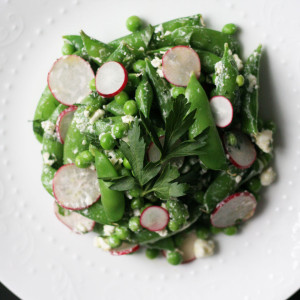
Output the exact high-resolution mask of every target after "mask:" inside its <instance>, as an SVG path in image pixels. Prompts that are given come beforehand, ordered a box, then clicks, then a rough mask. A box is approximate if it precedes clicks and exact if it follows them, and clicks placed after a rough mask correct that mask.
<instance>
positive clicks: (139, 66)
mask: <svg viewBox="0 0 300 300" xmlns="http://www.w3.org/2000/svg"><path fill="white" fill-rule="evenodd" d="M132 67H133V71H134V72H136V73H140V72H142V71H143V70H145V68H146V62H145V61H144V60H142V59H139V60H137V61H136V62H135V63H134V64H133V66H132Z"/></svg>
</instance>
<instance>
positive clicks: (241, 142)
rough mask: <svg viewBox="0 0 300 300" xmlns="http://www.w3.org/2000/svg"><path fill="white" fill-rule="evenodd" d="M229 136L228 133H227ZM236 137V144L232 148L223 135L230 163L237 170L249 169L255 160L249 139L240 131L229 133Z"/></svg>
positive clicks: (254, 153)
mask: <svg viewBox="0 0 300 300" xmlns="http://www.w3.org/2000/svg"><path fill="white" fill-rule="evenodd" d="M227 134H230V133H227ZM231 134H233V135H234V136H235V137H236V140H237V143H236V145H234V146H232V145H230V144H229V142H228V138H226V135H225V141H224V143H225V148H226V151H227V153H228V155H229V160H230V162H231V163H232V164H233V165H235V166H236V167H237V168H239V169H247V168H249V167H250V166H251V165H252V164H253V163H254V162H255V160H256V150H255V147H254V145H253V143H252V142H251V141H250V140H249V138H248V137H247V136H246V135H245V134H243V133H242V132H240V131H237V130H233V131H231Z"/></svg>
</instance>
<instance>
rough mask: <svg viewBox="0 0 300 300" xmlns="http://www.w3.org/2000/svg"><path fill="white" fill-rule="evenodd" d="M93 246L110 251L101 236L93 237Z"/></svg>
mask: <svg viewBox="0 0 300 300" xmlns="http://www.w3.org/2000/svg"><path fill="white" fill-rule="evenodd" d="M94 246H95V247H97V248H101V249H103V250H105V251H109V250H110V249H111V248H110V246H109V245H108V244H107V242H106V241H105V239H104V238H102V237H101V236H98V237H95V239H94Z"/></svg>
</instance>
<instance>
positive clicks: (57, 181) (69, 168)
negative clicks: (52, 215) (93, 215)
mask: <svg viewBox="0 0 300 300" xmlns="http://www.w3.org/2000/svg"><path fill="white" fill-rule="evenodd" d="M52 184H53V193H54V197H55V199H56V201H57V202H58V204H59V205H60V206H62V207H63V208H66V209H70V210H80V209H84V208H87V207H89V206H91V205H92V204H94V203H95V202H97V200H98V199H99V198H100V196H101V195H100V188H99V184H98V178H97V173H96V171H94V170H91V169H89V168H87V169H81V168H77V167H76V166H75V165H74V164H69V165H64V166H62V167H60V168H59V169H58V171H57V172H56V173H55V175H54V178H53V183H52Z"/></svg>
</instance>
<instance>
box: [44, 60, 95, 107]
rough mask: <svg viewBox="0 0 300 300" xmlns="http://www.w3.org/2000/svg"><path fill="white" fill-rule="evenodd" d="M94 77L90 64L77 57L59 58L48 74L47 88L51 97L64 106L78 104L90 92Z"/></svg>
mask: <svg viewBox="0 0 300 300" xmlns="http://www.w3.org/2000/svg"><path fill="white" fill-rule="evenodd" d="M94 77H95V75H94V72H93V70H92V68H91V66H90V64H89V63H88V62H87V61H85V60H84V59H83V58H81V57H79V56H77V55H66V56H63V57H61V58H59V59H58V60H57V61H56V62H55V63H54V64H53V66H52V68H51V70H50V72H49V73H48V86H49V89H50V91H51V93H52V94H53V96H54V97H55V98H56V99H57V101H59V102H60V103H62V104H64V105H73V104H75V103H80V102H81V101H82V100H83V99H84V98H85V97H86V96H88V95H89V94H90V92H91V90H90V88H89V83H90V81H91V80H92V79H93V78H94Z"/></svg>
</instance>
